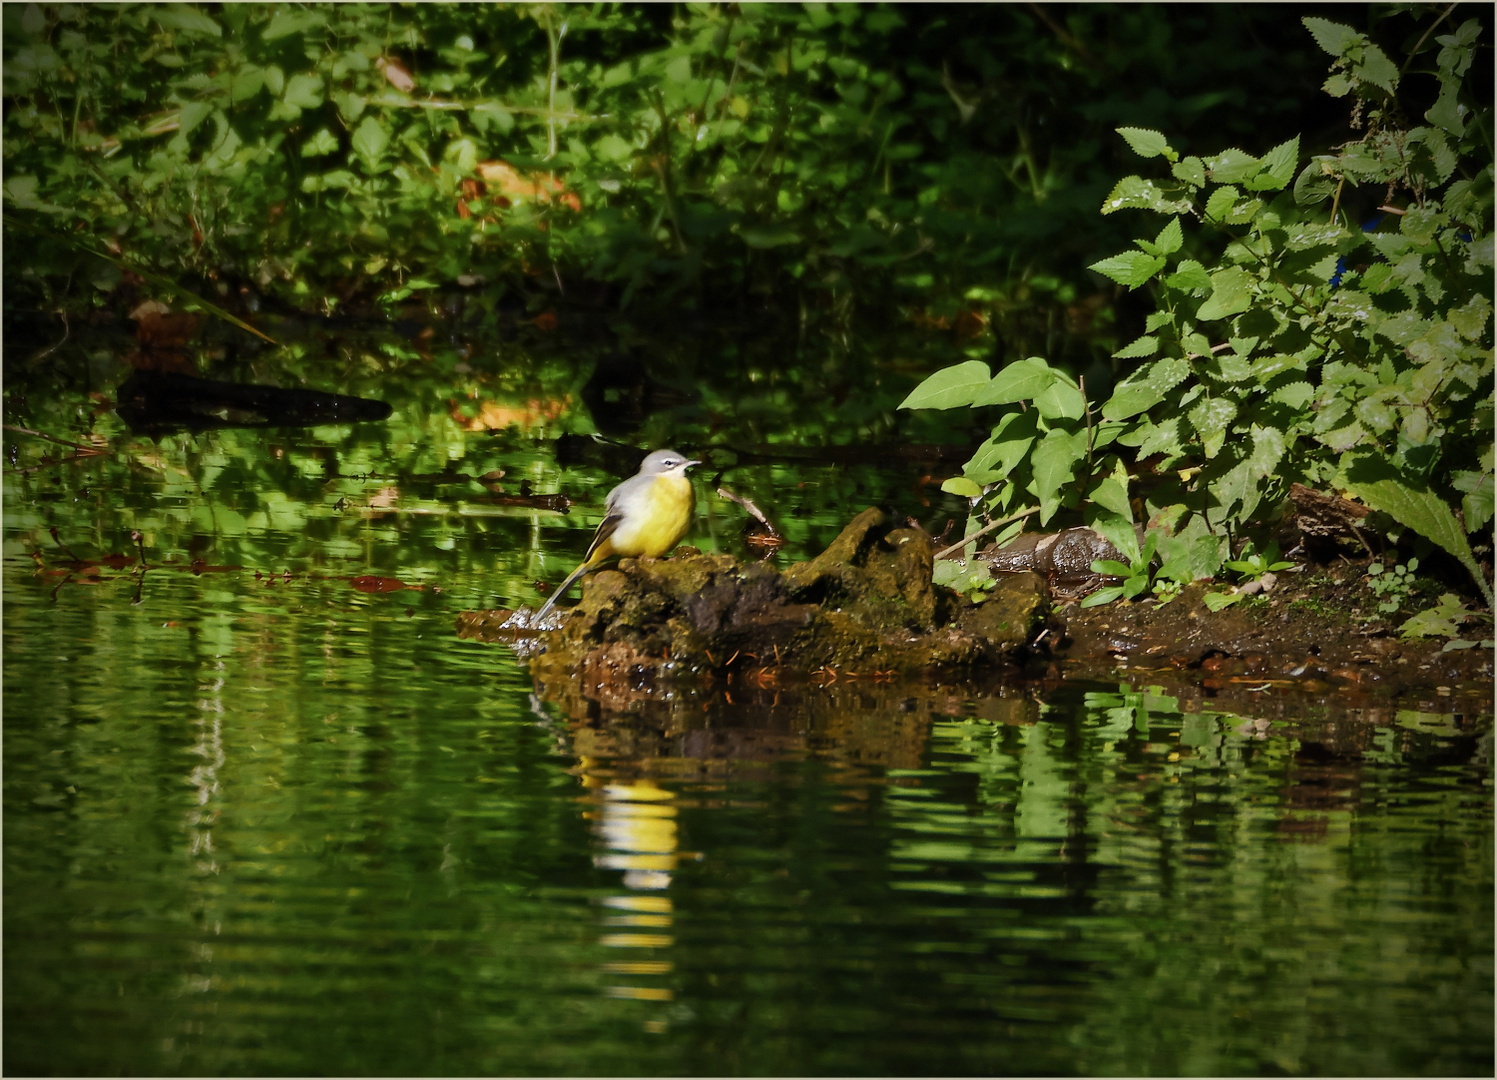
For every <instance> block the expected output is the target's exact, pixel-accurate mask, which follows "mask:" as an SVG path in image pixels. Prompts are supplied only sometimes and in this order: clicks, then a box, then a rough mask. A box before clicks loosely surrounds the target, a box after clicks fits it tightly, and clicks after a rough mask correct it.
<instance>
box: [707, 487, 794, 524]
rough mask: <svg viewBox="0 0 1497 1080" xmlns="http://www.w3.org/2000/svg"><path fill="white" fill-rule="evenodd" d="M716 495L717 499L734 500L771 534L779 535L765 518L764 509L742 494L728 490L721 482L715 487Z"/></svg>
mask: <svg viewBox="0 0 1497 1080" xmlns="http://www.w3.org/2000/svg"><path fill="white" fill-rule="evenodd" d="M717 497H718V498H719V499H727V500H728V501H729V502H735V503H737V504H738V505H739V506H741V507H743V508H744V509H745V510H747V511H748V512H749V513H750V514H752V515H754V517H756V518H758V519H759V524H761V525H763V526H764V527H765V528H766V529H768V530H769V533H770V535H771V536H779V535H780V530H779V529H776V528H775V527H774V523H773V522H771V521H770V520H769V518H767V517H765V516H764V511H762V510H760V509H759V508H758V507H757V506H755V505H754V504H753V503H752V502H751V501H750V500H748V499H746V498H744V497H743V496H742V495H739V494H738V493H737V492H734V491H731V490H729V489H728V488H727V487H726V486H725V485H723V484H719V485H718V487H717Z"/></svg>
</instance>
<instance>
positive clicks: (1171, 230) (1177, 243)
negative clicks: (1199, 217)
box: [1154, 217, 1185, 255]
mask: <svg viewBox="0 0 1497 1080" xmlns="http://www.w3.org/2000/svg"><path fill="white" fill-rule="evenodd" d="M1184 244H1185V233H1184V232H1183V231H1182V230H1181V228H1180V219H1179V218H1177V217H1176V218H1170V223H1169V224H1168V225H1166V226H1165V227H1164V228H1162V229H1160V230H1159V235H1158V236H1156V237H1155V238H1154V246H1155V247H1156V248H1158V249H1159V254H1160V255H1173V254H1174V253H1175V252H1177V251H1179V250H1180V248H1181V247H1182V246H1183V245H1184Z"/></svg>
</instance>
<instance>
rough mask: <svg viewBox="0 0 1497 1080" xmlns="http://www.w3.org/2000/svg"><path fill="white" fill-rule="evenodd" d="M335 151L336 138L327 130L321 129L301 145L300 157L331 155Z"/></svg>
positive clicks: (336, 145) (336, 146)
mask: <svg viewBox="0 0 1497 1080" xmlns="http://www.w3.org/2000/svg"><path fill="white" fill-rule="evenodd" d="M336 149H338V139H337V137H336V136H335V135H333V133H332V132H331V131H329V130H328V129H327V128H323V129H322V130H321V131H319V132H318V133H317V134H316V135H313V136H312V137H311V138H310V139H308V140H307V141H306V142H304V143H302V144H301V156H302V157H318V156H320V155H322V154H331V153H332V152H333V151H334V150H336Z"/></svg>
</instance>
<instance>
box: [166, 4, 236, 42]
mask: <svg viewBox="0 0 1497 1080" xmlns="http://www.w3.org/2000/svg"><path fill="white" fill-rule="evenodd" d="M151 18H153V19H155V20H156V21H157V22H158V23H160V24H161V25H162V26H169V27H171V28H172V29H174V30H183V31H185V32H187V33H189V34H201V35H203V36H204V37H223V33H224V32H223V30H222V29H220V27H219V25H218V23H216V22H214V21H213V20H212V19H210V18H208V16H206V15H204V14H203V13H202V12H201V11H199V10H198V9H197V8H196V7H193V6H192V5H191V4H168V5H166V6H165V7H158V8H152V9H151Z"/></svg>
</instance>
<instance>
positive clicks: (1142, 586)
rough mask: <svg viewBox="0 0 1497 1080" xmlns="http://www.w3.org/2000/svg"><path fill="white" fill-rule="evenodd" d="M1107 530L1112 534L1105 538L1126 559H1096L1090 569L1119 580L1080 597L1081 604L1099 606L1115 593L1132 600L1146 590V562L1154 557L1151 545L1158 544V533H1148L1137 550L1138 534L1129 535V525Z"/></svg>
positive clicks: (1149, 581) (1130, 529)
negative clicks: (1114, 583)
mask: <svg viewBox="0 0 1497 1080" xmlns="http://www.w3.org/2000/svg"><path fill="white" fill-rule="evenodd" d="M1099 531H1100V530H1099ZM1111 533H1112V535H1109V536H1108V537H1107V538H1108V539H1109V540H1111V541H1112V544H1113V546H1114V547H1116V548H1117V549H1118V551H1119V552H1120V553H1121V554H1122V555H1123V557H1124V558H1126V559H1127V560H1128V561H1127V562H1126V563H1121V562H1118V561H1117V560H1116V559H1098V560H1096V561H1095V562H1093V563H1092V573H1094V574H1107V575H1108V576H1109V577H1120V578H1122V579H1123V583H1122V584H1121V585H1109V586H1108V587H1107V588H1105V589H1098V590H1097V591H1096V592H1094V593H1092V594H1091V595H1090V596H1088V597H1087V598H1086V599H1085V600H1083V601H1081V606H1082V607H1100V606H1101V605H1103V604H1110V603H1112V602H1113V601H1114V600H1116V599H1117V598H1118V597H1123V598H1124V599H1127V600H1132V599H1133V598H1134V597H1135V596H1137V595H1138V594H1139V593H1142V592H1146V591H1147V590H1148V588H1149V585H1150V584H1151V580H1152V575H1151V574H1150V571H1149V564H1150V563H1152V562H1153V561H1154V549H1155V548H1156V547H1158V546H1159V534H1158V533H1153V532H1151V533H1149V535H1148V538H1147V539H1146V540H1145V541H1144V546H1143V549H1142V550H1139V546H1138V538H1137V537H1136V536H1134V535H1133V529H1132V527H1131V526H1130V527H1129V528H1127V529H1124V530H1111Z"/></svg>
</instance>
